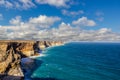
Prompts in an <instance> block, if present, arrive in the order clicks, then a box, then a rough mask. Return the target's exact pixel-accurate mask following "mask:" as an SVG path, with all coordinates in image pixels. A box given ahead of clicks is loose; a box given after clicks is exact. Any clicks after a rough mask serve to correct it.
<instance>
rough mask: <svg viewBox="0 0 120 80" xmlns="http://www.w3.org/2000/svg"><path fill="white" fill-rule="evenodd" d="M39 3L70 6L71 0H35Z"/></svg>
mask: <svg viewBox="0 0 120 80" xmlns="http://www.w3.org/2000/svg"><path fill="white" fill-rule="evenodd" d="M35 1H36V3H39V4H48V5H51V6H56V7H68V5H67V2H69V1H70V0H35Z"/></svg>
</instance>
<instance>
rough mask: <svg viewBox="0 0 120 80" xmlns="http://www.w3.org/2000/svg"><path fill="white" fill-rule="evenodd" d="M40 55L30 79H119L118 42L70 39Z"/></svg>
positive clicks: (119, 50) (119, 52)
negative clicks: (90, 41)
mask: <svg viewBox="0 0 120 80" xmlns="http://www.w3.org/2000/svg"><path fill="white" fill-rule="evenodd" d="M42 54H43V55H44V56H42V57H38V58H36V59H35V63H36V66H35V67H34V71H33V72H32V74H31V77H32V79H33V80H120V43H99V42H98V43H97V42H96V43H95V42H92V43H89V42H72V43H66V44H65V45H61V46H56V47H51V48H47V49H45V50H44V51H43V53H42Z"/></svg>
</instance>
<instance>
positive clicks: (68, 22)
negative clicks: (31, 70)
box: [0, 0, 120, 41]
mask: <svg viewBox="0 0 120 80" xmlns="http://www.w3.org/2000/svg"><path fill="white" fill-rule="evenodd" d="M0 39H1V40H62V41H120V0H0Z"/></svg>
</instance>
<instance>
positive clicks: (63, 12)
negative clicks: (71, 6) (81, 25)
mask: <svg viewBox="0 0 120 80" xmlns="http://www.w3.org/2000/svg"><path fill="white" fill-rule="evenodd" d="M62 14H63V15H67V16H77V15H81V14H84V11H83V10H78V11H68V10H65V9H64V10H62Z"/></svg>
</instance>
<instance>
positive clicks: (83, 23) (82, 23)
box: [72, 17, 96, 27]
mask: <svg viewBox="0 0 120 80" xmlns="http://www.w3.org/2000/svg"><path fill="white" fill-rule="evenodd" d="M72 24H73V25H76V26H80V27H83V26H95V25H96V23H95V22H94V21H93V20H89V19H88V18H87V17H81V18H79V19H78V20H75V21H73V22H72Z"/></svg>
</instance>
